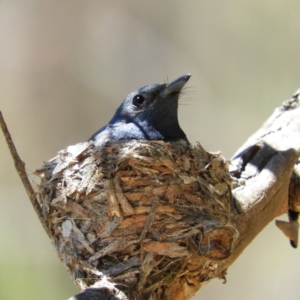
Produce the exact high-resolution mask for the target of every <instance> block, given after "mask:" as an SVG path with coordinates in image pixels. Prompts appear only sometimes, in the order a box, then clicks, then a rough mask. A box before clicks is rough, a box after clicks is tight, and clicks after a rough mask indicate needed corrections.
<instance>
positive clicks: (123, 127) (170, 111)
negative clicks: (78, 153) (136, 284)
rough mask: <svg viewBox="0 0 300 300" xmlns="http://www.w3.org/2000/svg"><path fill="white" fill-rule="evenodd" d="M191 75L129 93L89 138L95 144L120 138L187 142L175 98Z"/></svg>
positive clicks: (103, 143) (177, 98) (100, 144)
mask: <svg viewBox="0 0 300 300" xmlns="http://www.w3.org/2000/svg"><path fill="white" fill-rule="evenodd" d="M190 77H191V74H184V75H182V76H180V77H178V78H177V79H175V80H173V81H172V82H170V83H161V84H159V83H158V84H151V85H147V86H144V87H142V88H140V89H138V90H136V91H134V92H132V93H130V94H129V95H128V96H127V97H126V98H125V100H124V101H123V103H122V104H121V105H120V106H119V108H118V109H117V110H116V112H115V114H114V116H113V118H112V119H111V120H110V121H109V123H108V124H107V125H105V126H104V127H102V128H101V129H99V130H98V131H97V132H95V133H94V134H93V135H92V136H91V137H90V139H89V141H93V142H94V144H95V145H96V146H97V148H99V147H103V146H105V145H106V144H107V143H108V142H112V141H122V140H133V139H134V140H148V141H151V140H162V141H165V142H176V141H182V142H183V143H186V144H189V141H188V139H187V136H186V134H185V133H184V131H183V130H182V129H181V127H180V125H179V122H178V100H179V96H180V94H181V92H182V89H183V87H184V86H185V84H186V83H187V81H188V80H189V79H190Z"/></svg>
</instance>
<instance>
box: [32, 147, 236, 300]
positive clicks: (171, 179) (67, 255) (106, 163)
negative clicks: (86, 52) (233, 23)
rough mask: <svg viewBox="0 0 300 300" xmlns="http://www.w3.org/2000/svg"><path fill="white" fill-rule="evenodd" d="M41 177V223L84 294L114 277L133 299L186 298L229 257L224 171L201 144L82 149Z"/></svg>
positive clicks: (66, 154) (231, 235)
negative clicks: (192, 145) (44, 225)
mask: <svg viewBox="0 0 300 300" xmlns="http://www.w3.org/2000/svg"><path fill="white" fill-rule="evenodd" d="M36 173H37V174H39V176H40V178H41V181H40V183H39V185H38V187H37V195H38V199H39V203H40V206H41V210H42V216H41V219H42V222H44V223H45V224H46V226H47V227H48V228H49V231H50V233H51V235H52V241H53V243H54V245H55V247H56V250H57V252H58V255H59V257H60V259H61V260H62V262H63V263H64V264H65V265H66V267H67V268H68V270H69V272H70V274H71V276H72V278H73V280H75V281H76V282H77V284H78V285H79V286H80V288H81V289H85V288H87V287H91V286H97V284H98V286H99V283H101V281H103V279H104V278H108V279H109V281H111V282H114V283H115V284H116V287H118V288H119V289H120V290H122V291H123V292H125V294H126V295H127V296H129V297H130V296H131V295H133V298H136V299H172V297H173V296H172V295H176V297H175V298H176V299H181V298H179V296H180V294H182V293H184V294H185V295H184V296H185V297H189V296H191V295H193V294H194V293H195V292H196V291H197V290H198V289H199V288H200V285H201V283H202V282H205V281H207V280H209V279H211V278H213V277H215V276H216V274H215V271H216V269H217V267H218V265H219V264H221V263H222V260H224V259H226V258H228V257H229V255H230V254H231V249H232V245H233V242H234V240H235V239H236V237H237V232H236V231H235V229H234V228H233V227H232V226H230V224H229V215H230V200H231V178H230V175H229V172H228V170H227V163H226V162H225V161H224V159H223V158H222V157H221V156H220V155H219V154H212V153H208V152H206V151H205V150H204V149H203V148H202V147H201V145H199V144H197V145H196V146H195V147H193V148H192V147H190V148H187V147H183V146H180V145H178V144H171V143H165V142H162V141H152V142H147V141H128V142H123V143H120V142H118V143H112V144H110V145H109V146H106V147H104V148H102V149H101V150H99V149H97V147H96V145H95V144H94V143H93V142H85V143H81V144H77V145H74V146H70V147H68V148H67V149H65V150H62V151H60V152H59V153H58V154H57V156H56V157H54V158H53V159H51V160H50V161H48V162H46V163H45V164H44V165H43V166H42V168H41V169H39V170H37V171H36ZM150 296H151V297H150ZM175 298H174V297H173V299H175Z"/></svg>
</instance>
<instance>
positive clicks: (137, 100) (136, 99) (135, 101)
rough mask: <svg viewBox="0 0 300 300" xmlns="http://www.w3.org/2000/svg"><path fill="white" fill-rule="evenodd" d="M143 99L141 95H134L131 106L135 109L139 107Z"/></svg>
mask: <svg viewBox="0 0 300 300" xmlns="http://www.w3.org/2000/svg"><path fill="white" fill-rule="evenodd" d="M144 101H145V99H144V97H143V96H142V95H135V96H134V97H133V99H132V104H133V105H134V106H136V107H141V106H142V105H143V103H144Z"/></svg>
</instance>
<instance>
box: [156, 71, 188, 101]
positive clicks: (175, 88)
mask: <svg viewBox="0 0 300 300" xmlns="http://www.w3.org/2000/svg"><path fill="white" fill-rule="evenodd" d="M190 77H191V74H184V75H182V76H180V77H179V78H177V79H175V80H173V81H172V82H171V83H169V84H168V85H167V86H166V87H165V88H164V89H163V90H162V91H161V93H160V96H161V97H163V98H165V97H167V96H169V95H171V94H179V93H180V91H181V90H182V88H183V87H184V85H185V84H186V83H187V82H188V80H189V79H190Z"/></svg>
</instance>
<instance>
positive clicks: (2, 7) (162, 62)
mask: <svg viewBox="0 0 300 300" xmlns="http://www.w3.org/2000/svg"><path fill="white" fill-rule="evenodd" d="M299 12H300V1H299V0H286V1H276V0H274V1H269V0H268V1H267V0H260V1H258V0H251V1H250V0H245V1H233V0H223V1H220V0H219V1H217V0H206V1H202V0H197V1H196V0H195V1H193V0H188V1H176V0H161V1H157V0H152V1H101V0H97V1H94V0H89V1H82V0H64V1H58V0H52V1H38V0H9V1H5V0H2V1H1V2H0V109H1V110H2V112H3V114H4V116H5V118H6V121H7V124H8V126H9V129H10V131H11V134H12V136H13V138H14V141H15V144H16V146H17V148H18V150H19V153H20V155H21V157H22V159H23V160H24V161H26V166H27V170H28V172H29V173H32V172H33V171H34V170H35V169H36V168H38V167H39V166H41V164H42V163H43V161H46V160H48V159H50V158H51V157H53V156H54V155H55V154H56V152H57V151H59V150H60V149H63V148H65V147H66V146H68V145H71V144H75V143H78V142H80V141H84V140H86V139H88V138H89V137H90V136H91V134H93V133H94V132H95V131H96V130H97V129H99V128H100V127H101V126H103V125H105V124H106V122H107V121H109V119H110V118H111V116H112V114H113V113H114V111H115V109H116V108H117V107H118V105H119V104H120V103H121V101H122V100H123V99H124V98H125V96H126V95H127V94H128V93H129V92H131V91H133V90H135V89H136V88H139V87H141V86H144V85H147V84H151V83H157V82H163V81H164V80H167V79H169V80H173V79H174V78H177V77H178V76H180V75H182V74H184V73H186V72H190V73H192V75H193V76H192V78H191V79H190V81H189V83H188V86H189V89H188V91H189V93H188V95H186V96H184V97H183V99H182V100H181V105H180V107H179V109H180V111H179V116H180V123H181V126H182V128H183V129H184V130H185V132H186V134H187V135H188V137H189V139H190V141H191V142H193V143H194V142H196V141H199V142H200V143H201V144H202V145H203V146H204V147H205V148H206V149H207V150H210V151H218V150H220V151H221V152H222V153H223V155H224V156H225V157H226V158H230V157H231V156H232V155H233V154H234V152H235V151H236V150H237V148H238V147H239V146H240V145H241V144H242V143H243V142H244V141H245V139H246V138H247V137H248V136H249V135H250V134H251V133H253V132H254V131H255V130H256V129H257V128H258V127H259V126H260V125H261V124H262V122H264V121H265V120H266V118H267V117H268V116H269V115H270V114H271V113H272V111H273V110H274V108H275V107H276V106H278V105H280V103H281V102H282V101H283V100H284V99H286V98H288V97H289V96H290V95H291V94H292V93H293V92H294V91H295V90H296V89H297V88H298V87H299V86H300V68H299V66H300V38H299V36H300V18H299ZM0 151H1V158H0V168H1V172H0V299H22V300H26V299H43V300H48V299H49V300H50V299H62V300H66V299H67V298H69V297H70V296H71V295H73V294H75V293H76V292H77V290H76V289H75V287H74V286H73V283H72V282H71V280H70V279H69V276H68V274H67V273H66V271H65V269H64V267H63V265H62V264H61V263H60V262H59V260H58V258H57V257H56V253H55V251H54V250H53V249H52V246H51V244H50V241H49V240H48V238H47V236H46V234H45V233H44V231H43V229H42V226H41V225H40V224H39V222H38V220H37V217H36V216H35V214H34V211H33V209H32V207H31V205H30V203H29V200H28V199H27V196H26V194H25V191H24V189H23V187H22V185H21V182H20V180H19V178H18V176H17V173H16V171H15V170H14V166H13V163H12V159H11V158H10V154H9V152H8V150H7V147H6V144H5V141H4V138H3V136H2V134H0ZM299 263H300V252H299V250H294V249H292V248H291V247H290V246H289V242H288V240H287V239H286V238H285V237H284V236H283V234H282V233H281V232H279V230H277V229H276V227H275V225H274V223H273V222H272V223H271V224H270V225H269V226H268V227H267V228H266V229H265V230H264V231H263V232H262V233H261V234H260V235H259V236H258V237H257V238H256V239H255V241H254V242H253V243H252V244H251V245H250V246H249V247H248V248H247V249H246V251H245V252H244V253H243V255H242V256H241V257H240V258H239V259H238V260H237V261H236V263H235V264H234V265H233V266H232V267H231V268H230V269H229V271H228V276H227V280H228V283H227V284H226V285H223V284H222V282H221V281H220V280H213V281H212V282H211V283H209V284H208V285H207V286H205V287H204V288H203V289H202V291H200V292H199V293H198V294H197V295H196V296H195V297H194V298H193V299H194V300H196V299H212V300H214V299H221V298H222V299H223V300H227V299H228V300H229V299H230V300H232V299H241V298H242V299H243V300H252V299H266V300H268V299H270V300H271V299H272V300H277V299H283V298H285V299H289V300H295V299H299V293H300V287H299V280H298V278H299V275H300V269H299Z"/></svg>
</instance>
